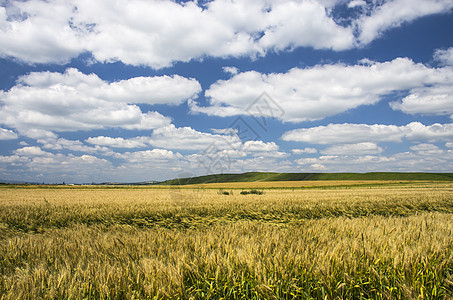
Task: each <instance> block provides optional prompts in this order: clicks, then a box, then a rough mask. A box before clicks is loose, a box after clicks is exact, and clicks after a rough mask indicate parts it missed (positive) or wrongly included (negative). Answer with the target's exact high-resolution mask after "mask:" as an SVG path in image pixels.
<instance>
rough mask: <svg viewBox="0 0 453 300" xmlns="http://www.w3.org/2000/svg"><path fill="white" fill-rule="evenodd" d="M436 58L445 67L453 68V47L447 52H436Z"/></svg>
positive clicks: (439, 50)
mask: <svg viewBox="0 0 453 300" xmlns="http://www.w3.org/2000/svg"><path fill="white" fill-rule="evenodd" d="M434 58H435V59H436V60H438V61H440V62H441V63H442V64H444V65H448V66H453V47H451V48H448V49H446V50H443V49H438V50H436V52H434Z"/></svg>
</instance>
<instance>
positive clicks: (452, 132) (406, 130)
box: [282, 122, 453, 144]
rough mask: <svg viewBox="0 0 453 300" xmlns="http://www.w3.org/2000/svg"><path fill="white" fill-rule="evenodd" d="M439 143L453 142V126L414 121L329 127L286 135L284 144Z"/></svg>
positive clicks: (284, 135)
mask: <svg viewBox="0 0 453 300" xmlns="http://www.w3.org/2000/svg"><path fill="white" fill-rule="evenodd" d="M403 138H406V139H408V140H413V141H439V140H451V139H453V123H450V124H433V125H428V126H426V125H423V124H422V123H420V122H412V123H409V124H407V125H405V126H395V125H381V124H374V125H368V124H349V123H345V124H329V125H327V126H318V127H311V128H300V129H294V130H291V131H288V132H285V133H284V134H283V136H282V139H283V140H285V141H296V142H306V143H311V144H353V143H367V142H401V141H402V140H403Z"/></svg>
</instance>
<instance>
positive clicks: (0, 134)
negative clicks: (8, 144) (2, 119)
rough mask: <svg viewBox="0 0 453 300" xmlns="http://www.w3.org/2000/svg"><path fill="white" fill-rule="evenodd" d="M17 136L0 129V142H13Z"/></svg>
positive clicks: (10, 131)
mask: <svg viewBox="0 0 453 300" xmlns="http://www.w3.org/2000/svg"><path fill="white" fill-rule="evenodd" d="M17 137H18V135H17V133H15V132H14V131H12V130H9V129H5V128H0V140H15V139H17Z"/></svg>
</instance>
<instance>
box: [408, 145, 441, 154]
mask: <svg viewBox="0 0 453 300" xmlns="http://www.w3.org/2000/svg"><path fill="white" fill-rule="evenodd" d="M410 149H411V150H413V151H417V153H418V154H421V155H442V154H444V153H445V151H444V150H440V149H439V147H437V146H436V145H433V144H418V145H414V146H411V147H410Z"/></svg>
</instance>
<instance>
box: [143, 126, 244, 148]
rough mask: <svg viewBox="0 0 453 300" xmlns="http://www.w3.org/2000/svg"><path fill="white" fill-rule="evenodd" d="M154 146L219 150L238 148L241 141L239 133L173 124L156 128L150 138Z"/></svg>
mask: <svg viewBox="0 0 453 300" xmlns="http://www.w3.org/2000/svg"><path fill="white" fill-rule="evenodd" d="M148 143H149V144H150V145H152V146H154V147H159V148H166V149H184V150H207V149H208V148H209V147H215V149H217V150H218V151H220V150H230V149H238V148H239V147H240V146H241V141H240V140H239V138H238V137H237V135H219V134H210V133H205V132H199V131H196V130H194V129H192V128H190V127H179V128H177V127H175V126H174V125H173V124H171V125H169V126H166V127H161V128H158V129H155V130H154V131H153V133H152V135H151V137H150V138H149V140H148Z"/></svg>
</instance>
